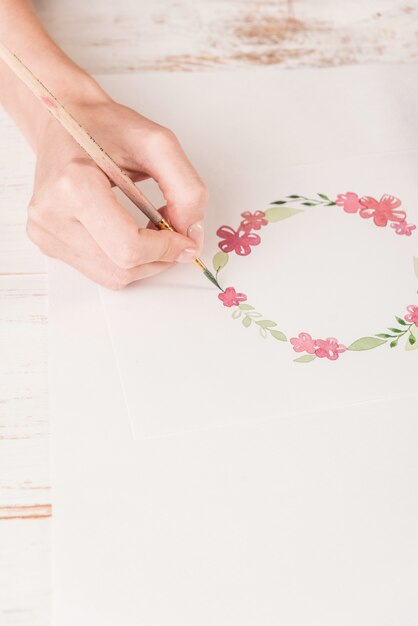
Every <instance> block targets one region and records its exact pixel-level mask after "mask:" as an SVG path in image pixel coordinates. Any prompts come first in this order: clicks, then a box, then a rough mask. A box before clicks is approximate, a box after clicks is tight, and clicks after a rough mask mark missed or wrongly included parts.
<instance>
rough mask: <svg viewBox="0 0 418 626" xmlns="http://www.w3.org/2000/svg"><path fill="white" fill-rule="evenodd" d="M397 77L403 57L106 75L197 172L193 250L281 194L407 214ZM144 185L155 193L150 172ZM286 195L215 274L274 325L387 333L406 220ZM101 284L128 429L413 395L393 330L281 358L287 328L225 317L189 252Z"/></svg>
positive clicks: (406, 275) (406, 242)
mask: <svg viewBox="0 0 418 626" xmlns="http://www.w3.org/2000/svg"><path fill="white" fill-rule="evenodd" d="M398 69H399V68H398ZM411 76H412V70H411V69H410V68H407V69H405V68H403V69H400V70H399V72H396V71H394V69H393V68H379V69H376V68H356V69H354V68H347V69H343V70H341V71H340V70H338V71H336V70H335V71H332V70H331V71H312V70H311V71H303V72H297V73H296V72H295V73H293V72H284V71H277V70H272V69H271V70H267V71H255V72H237V73H232V74H231V73H220V74H216V75H213V74H191V75H179V76H175V77H172V76H170V77H167V76H161V77H160V76H158V75H157V76H149V77H141V78H140V79H138V88H137V89H135V83H134V84H133V85H132V83H130V86H129V94H128V93H127V91H128V90H127V88H126V84H127V83H126V81H125V80H124V79H123V78H119V79H118V78H112V79H111V80H110V81H109V84H110V87H111V89H113V90H114V91H118V92H119V96H121V95H123V99H124V100H125V95H127V96H128V99H129V100H130V103H131V104H135V105H136V106H137V107H138V108H141V106H142V101H143V93H146V105H145V113H147V106H148V107H149V108H150V109H152V108H153V107H155V114H154V117H155V116H157V119H158V120H159V121H160V122H162V123H164V124H166V125H168V126H170V127H172V128H174V130H175V131H176V132H177V133H178V135H179V136H180V139H181V140H182V141H183V144H184V145H185V148H186V149H187V151H188V153H189V154H190V156H191V158H192V160H193V162H194V163H195V165H196V167H197V169H198V171H199V172H200V174H201V175H202V177H203V179H204V180H205V181H206V182H207V183H208V185H209V189H210V194H211V200H210V203H209V207H208V215H207V224H206V226H207V228H206V232H207V237H206V248H205V255H204V258H205V260H206V261H207V262H208V264H209V263H210V260H211V257H212V255H213V254H214V253H215V252H216V251H217V249H218V248H217V245H218V242H219V238H218V237H216V230H217V229H218V227H219V226H221V225H223V224H226V225H229V226H231V227H233V228H237V227H238V224H239V221H240V219H242V218H241V213H242V212H243V211H251V212H254V211H256V210H261V211H265V210H266V209H267V208H268V207H269V203H271V202H273V201H275V200H278V199H283V198H285V197H286V196H287V195H289V194H299V195H304V196H307V197H309V198H311V197H315V196H316V194H317V192H321V193H325V194H327V195H328V196H329V197H330V198H331V199H332V200H335V198H336V197H337V195H338V194H343V193H345V192H347V191H351V192H356V193H357V194H358V195H359V196H373V197H376V198H377V199H380V198H381V196H383V195H384V194H390V195H393V196H396V197H399V198H400V199H401V200H402V203H403V206H404V207H405V208H406V210H407V218H408V222H411V223H415V224H417V222H418V210H417V198H418V185H417V183H416V172H417V171H418V159H417V152H416V151H414V150H413V148H417V147H418V135H417V130H418V125H417V123H416V122H415V121H414V120H413V118H412V116H411V111H413V110H416V108H417V105H418V96H417V95H416V94H415V93H414V91H412V90H411V89H410V82H411ZM175 85H176V89H175V90H174V86H175ZM135 94H138V95H135ZM296 164H299V165H296ZM144 189H145V190H146V191H147V193H148V194H149V195H150V196H151V198H152V199H154V201H155V202H156V203H157V204H158V203H162V201H161V200H160V199H159V195H158V193H157V192H156V191H155V189H154V188H153V187H152V185H151V184H148V185H145V186H144ZM121 201H122V202H124V200H123V199H122V198H121ZM126 206H128V205H127V204H126ZM302 208H305V209H306V210H305V212H304V213H301V214H299V215H297V216H294V217H292V218H289V219H287V220H285V221H281V222H278V223H275V224H269V225H268V227H266V228H264V229H263V230H262V231H260V233H259V234H260V235H261V237H262V243H261V244H260V245H259V246H257V247H256V248H254V249H253V252H252V253H251V254H250V255H248V256H245V257H237V256H236V255H230V262H229V263H228V265H227V267H226V268H225V269H224V270H223V271H222V272H221V274H220V282H221V284H222V285H223V286H224V287H227V286H233V287H235V288H236V289H237V291H239V292H244V293H245V294H246V295H247V298H248V300H247V302H249V303H250V304H251V305H252V306H254V307H255V308H256V310H257V311H259V312H260V313H262V315H263V318H264V319H267V320H273V321H275V322H276V323H277V324H278V326H277V328H278V329H280V330H281V331H283V332H284V333H285V334H286V336H287V338H288V339H290V338H293V337H297V336H298V334H299V333H301V332H304V333H310V334H311V335H312V336H313V337H314V338H322V339H326V338H328V337H335V338H337V339H338V340H339V341H340V342H341V343H342V344H343V345H345V346H349V345H351V343H352V342H354V341H355V340H356V339H358V338H360V337H364V336H370V335H371V336H373V335H375V334H376V333H380V334H381V333H387V332H389V331H387V327H392V326H396V324H397V323H396V320H395V317H394V316H395V315H396V316H400V317H402V318H403V317H404V316H405V315H407V306H408V305H411V304H417V302H416V300H417V298H416V290H417V277H416V275H415V274H414V270H413V256H414V254H415V255H417V252H418V249H417V243H416V242H417V237H418V235H417V231H416V230H415V231H414V232H413V233H412V236H411V237H406V236H401V235H398V234H396V233H395V231H394V229H392V228H390V227H387V228H381V227H377V226H375V225H374V224H373V220H371V219H362V218H361V217H360V216H359V214H355V215H354V214H349V213H346V212H344V211H343V209H342V208H341V207H335V206H332V207H324V206H321V207H302ZM102 298H103V302H104V308H105V311H106V316H107V320H108V324H109V329H110V333H111V336H112V341H113V346H114V350H115V354H116V357H117V362H118V367H119V372H120V376H121V381H122V385H123V388H124V393H125V397H126V401H127V406H128V410H129V413H130V418H131V423H132V427H133V431H134V434H135V436H136V437H148V436H158V435H161V434H167V433H172V432H177V431H182V430H193V429H201V428H210V427H219V426H225V425H227V424H236V423H242V422H253V421H254V422H257V421H260V420H261V421H262V420H264V419H269V418H278V417H283V416H285V415H289V414H295V413H301V412H308V411H317V410H321V409H323V408H327V407H332V406H344V405H347V404H353V403H354V404H355V403H359V402H369V401H372V400H375V399H380V398H385V397H399V396H402V395H414V394H416V393H417V390H416V384H415V381H416V372H417V369H418V368H417V354H418V353H417V352H415V351H411V352H405V350H404V347H405V341H406V342H407V340H408V336H405V337H404V338H403V339H404V340H403V341H400V342H399V346H398V347H397V348H396V349H390V348H389V346H388V345H385V346H381V347H379V348H378V349H374V350H370V351H368V352H361V353H359V352H346V353H344V354H342V355H341V356H340V358H338V361H337V362H334V361H333V362H331V361H329V360H328V359H326V358H324V359H319V358H318V359H316V361H315V362H312V363H309V364H300V363H294V362H293V359H294V358H296V357H298V356H301V355H300V354H297V353H294V352H293V351H292V346H291V344H290V343H289V342H288V343H286V344H282V343H281V342H278V341H276V340H274V339H272V338H271V337H268V338H267V339H262V338H261V337H260V336H259V333H258V330H259V329H258V328H257V327H255V324H253V325H252V327H250V328H243V327H242V325H241V320H239V321H232V320H231V319H230V318H231V312H232V309H227V308H225V307H223V306H222V304H221V303H220V301H219V300H218V299H217V292H216V289H215V288H213V287H212V286H211V285H210V283H208V282H207V281H206V280H205V279H204V278H203V277H202V276H201V275H200V274H199V273H198V272H197V271H196V269H195V268H194V267H192V266H189V267H178V268H176V269H175V270H172V271H170V272H169V273H166V274H165V275H164V276H160V277H156V278H153V279H151V280H148V281H143V282H142V283H141V284H140V285H137V286H135V287H132V288H129V289H127V290H126V291H125V292H124V293H110V292H107V291H104V290H103V291H102ZM202 399H204V401H203V402H202ZM196 407H199V408H198V409H197V408H196Z"/></svg>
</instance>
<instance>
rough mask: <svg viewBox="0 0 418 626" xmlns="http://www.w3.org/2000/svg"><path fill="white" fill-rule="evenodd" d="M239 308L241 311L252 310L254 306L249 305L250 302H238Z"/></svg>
mask: <svg viewBox="0 0 418 626" xmlns="http://www.w3.org/2000/svg"><path fill="white" fill-rule="evenodd" d="M239 308H240V309H241V311H253V310H254V307H253V306H251V304H240V305H239Z"/></svg>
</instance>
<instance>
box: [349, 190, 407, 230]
mask: <svg viewBox="0 0 418 626" xmlns="http://www.w3.org/2000/svg"><path fill="white" fill-rule="evenodd" d="M360 204H361V206H362V208H361V209H360V216H361V217H364V218H365V219H367V218H369V217H373V221H374V223H375V224H376V226H386V225H387V223H388V222H389V221H390V222H402V221H404V220H405V218H406V213H405V211H396V209H397V208H398V207H400V206H401V201H400V200H399V198H395V196H388V195H384V196H382V197H381V198H380V200H376V199H375V198H371V197H370V196H365V197H364V198H361V200H360Z"/></svg>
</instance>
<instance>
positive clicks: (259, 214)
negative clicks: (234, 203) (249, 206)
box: [241, 211, 268, 230]
mask: <svg viewBox="0 0 418 626" xmlns="http://www.w3.org/2000/svg"><path fill="white" fill-rule="evenodd" d="M241 215H242V217H243V218H244V219H243V220H242V222H241V226H247V227H248V228H249V229H250V230H260V228H261V227H262V226H266V225H267V224H268V221H267V220H265V219H264V216H265V213H264V211H256V212H255V213H250V212H249V211H245V212H244V213H241Z"/></svg>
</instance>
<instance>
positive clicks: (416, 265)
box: [414, 257, 418, 278]
mask: <svg viewBox="0 0 418 626" xmlns="http://www.w3.org/2000/svg"><path fill="white" fill-rule="evenodd" d="M414 270H415V276H416V277H417V278H418V257H414Z"/></svg>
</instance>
